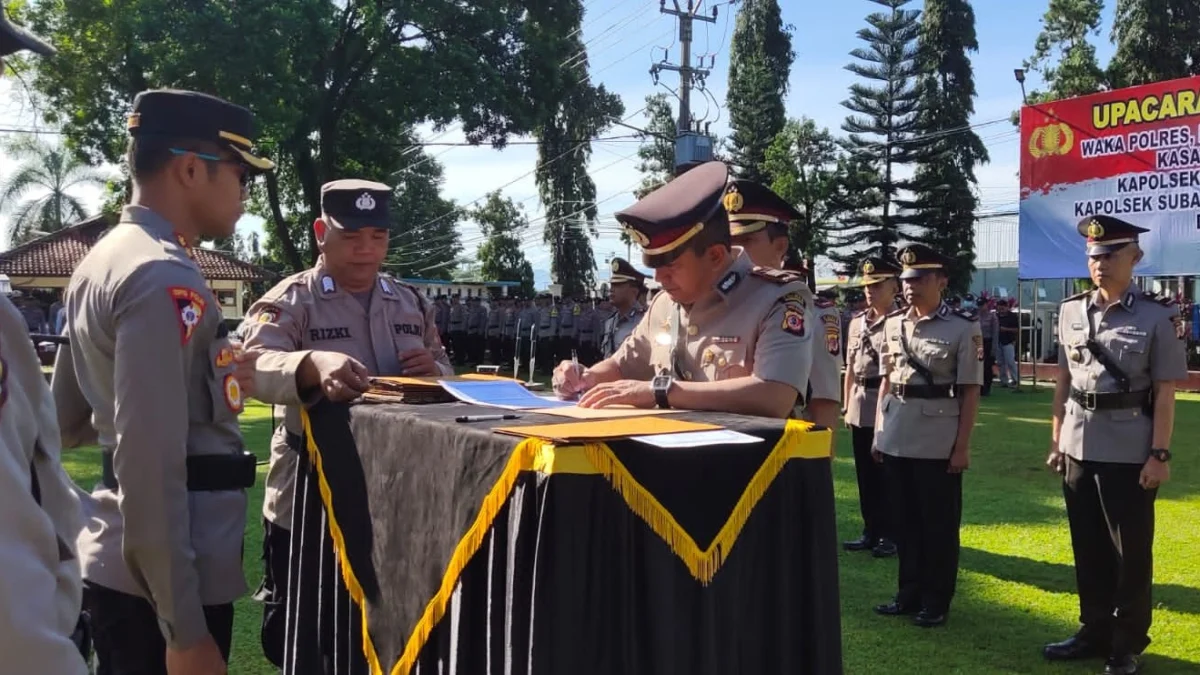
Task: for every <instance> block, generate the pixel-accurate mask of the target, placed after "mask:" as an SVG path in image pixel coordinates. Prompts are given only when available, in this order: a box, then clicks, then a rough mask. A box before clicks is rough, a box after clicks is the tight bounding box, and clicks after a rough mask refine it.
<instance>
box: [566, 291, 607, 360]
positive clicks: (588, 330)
mask: <svg viewBox="0 0 1200 675" xmlns="http://www.w3.org/2000/svg"><path fill="white" fill-rule="evenodd" d="M572 311H573V312H575V340H576V342H577V343H578V345H579V362H580V363H582V364H583V365H585V366H590V365H594V364H596V363H599V362H600V361H601V356H600V350H599V349H597V347H596V345H597V342H596V307H595V303H594V302H593V300H592V299H591V298H590V297H589V298H580V299H579V301H578V302H576V303H575V309H574V310H572Z"/></svg>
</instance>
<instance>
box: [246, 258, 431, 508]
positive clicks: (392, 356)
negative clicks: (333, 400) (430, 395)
mask: <svg viewBox="0 0 1200 675" xmlns="http://www.w3.org/2000/svg"><path fill="white" fill-rule="evenodd" d="M242 335H243V340H244V347H245V348H246V349H247V350H254V351H257V352H260V354H261V355H260V356H259V358H258V361H257V362H256V365H255V377H254V384H255V387H256V389H257V393H256V395H255V397H256V398H258V399H259V400H262V401H264V402H267V403H276V404H280V405H286V406H287V412H286V413H285V415H284V425H283V426H284V428H285V429H286V431H288V432H291V433H293V434H296V435H299V434H301V433H302V432H303V428H302V426H301V423H300V409H301V406H302V405H303V404H305V403H312V402H313V401H312V400H311V399H310V400H306V399H305V398H303V396H306V395H309V393H308V392H301V391H299V390H298V389H297V386H296V371H297V369H299V367H300V364H301V363H302V362H303V361H304V359H305V357H306V356H308V354H309V352H311V351H328V352H337V353H339V354H346V355H348V356H351V357H353V358H354V359H356V360H358V361H359V362H360V363H362V364H363V365H364V366H365V367H366V369H367V372H368V373H370V374H371V375H402V374H403V370H402V368H401V366H400V357H399V354H400V352H405V351H408V350H411V349H418V348H424V349H428V350H430V352H432V353H433V357H434V360H435V361H436V362H437V365H438V368H439V369H440V370H441V372H442V374H444V375H452V374H454V368H453V367H452V366H451V365H450V361H449V359H448V358H447V356H446V350H445V349H444V348H443V347H442V341H441V337H440V336H439V335H438V331H437V326H436V324H435V318H434V310H433V308H432V307H431V306H429V305H428V304H427V303H426V302H425V301H424V298H422V297H420V295H419V292H418V291H417V290H416V289H414V288H412V287H411V286H408V285H405V284H402V283H400V282H398V281H396V280H395V279H392V278H391V277H389V276H386V275H383V274H381V275H379V279H378V283H377V284H376V286H375V288H374V289H373V290H372V292H371V300H370V307H369V309H367V308H364V307H363V303H362V302H360V301H359V300H358V298H356V297H355V296H354V295H352V294H350V293H348V292H346V291H344V290H342V289H341V288H339V287H338V284H337V282H335V281H334V279H333V277H332V276H330V275H329V273H328V271H327V270H326V269H325V262H324V258H318V259H317V264H316V266H315V267H313V268H311V269H308V270H305V271H303V272H300V273H298V274H294V275H292V276H290V277H288V278H287V279H284V280H283V281H281V282H279V284H277V285H276V286H275V287H274V288H272V289H271V290H270V291H267V293H266V295H264V296H263V297H262V298H261V299H260V300H258V301H257V302H255V303H254V304H253V305H252V306H251V307H250V311H249V312H247V314H246V319H245V321H244V322H243V324H242ZM312 395H315V396H318V397H319V396H320V395H321V394H320V391H316V392H314V393H313V394H312ZM296 465H297V455H296V453H295V452H294V451H292V450H290V449H289V448H288V446H287V436H286V433H285V432H284V431H283V430H276V433H275V435H274V436H273V437H272V439H271V466H270V470H269V471H268V473H267V485H266V497H265V499H264V500H263V517H265V518H266V519H267V520H269V521H271V522H272V523H275V524H277V525H279V526H281V527H284V528H290V527H291V523H292V516H291V511H292V492H293V489H294V487H295V481H296Z"/></svg>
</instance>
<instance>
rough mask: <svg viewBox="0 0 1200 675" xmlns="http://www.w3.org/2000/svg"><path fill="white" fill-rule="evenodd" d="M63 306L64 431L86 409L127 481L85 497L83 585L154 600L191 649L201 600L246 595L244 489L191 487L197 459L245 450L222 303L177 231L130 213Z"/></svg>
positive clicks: (80, 421) (73, 433) (203, 628)
mask: <svg viewBox="0 0 1200 675" xmlns="http://www.w3.org/2000/svg"><path fill="white" fill-rule="evenodd" d="M66 306H67V315H68V330H67V335H68V336H69V338H70V349H62V350H60V351H59V357H58V361H57V363H56V365H55V370H54V381H53V389H54V393H55V402H56V404H58V408H59V409H58V416H59V425H60V427H62V433H63V436H64V438H81V437H84V436H85V435H86V434H87V432H86V431H84V430H82V429H81V427H82V426H83V425H85V424H86V423H87V421H88V415H89V413H90V416H91V418H90V422H91V424H92V425H93V426H94V428H95V432H96V434H97V435H98V441H99V445H100V446H101V447H102V448H105V449H111V450H113V451H114V455H113V465H114V471H115V473H116V478H117V480H118V481H119V483H120V490H119V491H115V490H109V489H107V488H104V487H103V486H101V487H97V488H96V490H95V491H94V492H93V493H92V495H91V498H90V499H84V500H83V512H84V518H85V520H86V521H87V523H86V526H85V527H84V529H83V530H82V531H81V532H80V534H79V538H78V545H79V556H80V560H81V564H82V566H83V577H84V579H86V580H87V581H89V582H92V583H96V584H99V585H100V586H104V587H106V588H110V589H113V590H116V591H120V592H123V593H127V594H131V595H138V596H142V597H146V598H149V599H150V600H151V602H152V603H153V604H154V606H155V610H156V612H157V613H158V617H159V623H160V627H161V628H162V630H163V636H164V638H165V639H166V641H167V644H168V645H174V644H193V643H195V641H196V640H198V639H200V638H201V637H203V636H204V635H206V634H207V633H208V627H207V624H206V622H205V618H204V612H203V610H202V606H203V605H220V604H225V603H229V602H233V601H234V600H236V599H237V598H238V597H240V596H241V595H242V594H244V593H245V592H246V580H245V577H244V576H243V572H242V546H243V534H244V532H245V529H246V493H245V491H243V490H230V491H211V492H188V489H187V465H186V460H187V458H188V456H192V455H240V454H241V453H242V452H243V444H242V435H241V431H240V429H239V427H238V414H239V413H240V412H241V410H242V395H241V390H240V388H239V387H238V385H237V380H236V379H234V376H233V372H234V369H235V364H234V359H233V352H232V349H231V346H230V342H229V339H228V337H227V336H226V332H225V326H224V323H223V318H222V316H221V308H220V305H219V304H218V303H217V301H216V298H215V297H214V296H213V294H212V292H211V291H210V290H209V289H208V286H207V285H206V284H205V282H204V278H203V277H202V276H201V274H200V269H199V268H198V267H197V266H196V263H195V262H194V261H193V260H192V258H191V248H190V246H188V244H187V242H185V241H184V240H183V239H182V237H180V236H179V235H177V234H176V233H175V229H174V227H173V226H172V225H171V223H169V222H167V221H166V220H165V219H163V218H162V217H161V216H159V215H158V214H156V213H154V212H153V211H151V210H150V209H147V208H145V207H141V206H128V207H126V208H125V209H124V211H123V212H122V214H121V221H120V222H119V223H118V224H117V225H116V227H114V228H113V229H112V230H111V231H110V232H109V233H108V234H106V235H105V236H104V237H103V238H102V239H101V240H100V241H99V242H97V244H96V245H95V246H93V247H92V250H91V251H89V252H88V254H87V255H86V256H85V257H84V259H83V260H82V261H81V262H80V263H79V266H78V267H77V268H76V269H75V273H74V274H73V275H72V277H71V281H70V284H69V285H68V287H67V292H66Z"/></svg>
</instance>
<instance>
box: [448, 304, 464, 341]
mask: <svg viewBox="0 0 1200 675" xmlns="http://www.w3.org/2000/svg"><path fill="white" fill-rule="evenodd" d="M449 314H450V318H449V326H450V332H451V333H461V332H462V331H463V330H464V329H465V328H466V308H465V307H463V304H462V302H459V301H455V302H453V303H451V304H450V312H449Z"/></svg>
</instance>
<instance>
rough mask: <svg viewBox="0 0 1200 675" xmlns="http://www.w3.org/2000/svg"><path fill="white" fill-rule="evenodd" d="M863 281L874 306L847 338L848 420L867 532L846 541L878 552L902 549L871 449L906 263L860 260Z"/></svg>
mask: <svg viewBox="0 0 1200 675" xmlns="http://www.w3.org/2000/svg"><path fill="white" fill-rule="evenodd" d="M858 269H859V279H860V280H861V281H860V283H861V284H862V285H863V288H864V289H865V291H866V298H867V303H868V307H867V308H866V309H865V310H863V311H861V312H859V313H857V314H855V315H854V316H853V317H851V319H850V326H849V330H848V331H847V333H848V337H847V339H846V377H845V388H846V398H845V401H846V409H845V418H846V426H848V427H850V441H851V443H852V444H853V447H854V472H855V474H856V475H857V477H858V505H859V510H860V511H861V513H862V519H863V531H862V536H861V537H859V538H858V539H855V540H853V541H847V542H845V543H843V544H842V548H844V549H846V550H847V551H871V553H872V555H874V556H875V557H876V558H886V557H889V556H893V555H896V544H895V543H893V541H892V531H891V530H892V528H891V513H890V507H889V506H888V492H887V483H886V482H885V481H884V475H883V465H882V464H880V463H879V462H877V461H876V458H875V457H874V456H872V455H873V453H872V452H871V450H872V449H873V448H874V447H875V411H876V408H878V407H879V386H880V384H882V382H883V376H882V372H883V371H882V369H881V368H880V363H879V361H880V358H879V355H880V354H881V353H882V352H883V351H884V345H883V324H884V322H885V321H886V320H887V316H888V314H890V313H891V312H892V311H894V310H895V309H896V302H895V298H896V291H897V290H898V289H899V286H900V282H899V279H898V276H899V274H900V266H899V265H897V264H896V263H894V262H892V261H890V260H886V259H884V258H880V257H868V258H865V259H863V261H862V262H861V263H860V264H859V268H858Z"/></svg>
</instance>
